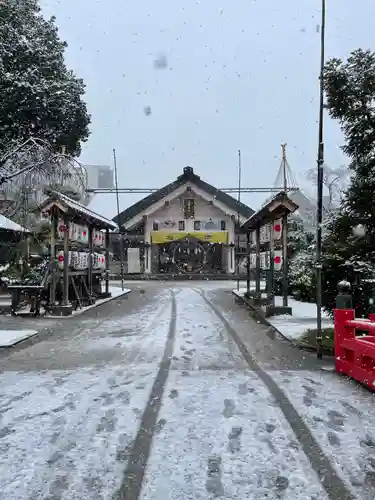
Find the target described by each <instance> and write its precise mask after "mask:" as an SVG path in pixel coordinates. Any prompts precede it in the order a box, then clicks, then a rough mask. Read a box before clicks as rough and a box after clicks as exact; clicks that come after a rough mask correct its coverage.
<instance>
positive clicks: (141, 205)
mask: <svg viewBox="0 0 375 500" xmlns="http://www.w3.org/2000/svg"><path fill="white" fill-rule="evenodd" d="M187 182H191V183H192V184H194V185H195V186H197V188H199V189H201V190H202V191H204V192H205V193H207V194H210V195H211V196H214V197H215V198H216V199H217V200H218V201H220V202H221V203H223V204H224V205H226V206H227V207H228V208H229V209H231V210H233V211H235V212H236V213H237V212H239V214H240V215H242V216H243V217H246V218H249V217H251V215H252V214H253V213H254V210H252V209H251V208H250V207H248V206H247V205H245V204H244V203H241V202H238V201H237V200H236V199H235V198H233V197H232V196H230V195H229V194H227V193H225V192H224V191H220V189H218V188H216V187H214V186H212V185H211V184H208V182H205V181H202V179H201V178H200V177H199V175H196V174H195V173H194V170H193V169H192V167H185V168H184V170H183V174H182V175H180V176H179V177H177V179H176V180H175V181H173V182H171V183H170V184H167V185H166V186H164V187H162V188H161V189H158V190H157V191H155V192H153V193H151V194H150V195H148V196H146V197H145V198H143V199H142V200H140V201H137V202H136V203H134V205H131V206H130V207H129V208H127V209H126V210H124V211H123V212H121V213H120V214H119V216H117V215H116V217H113V219H112V220H113V221H114V222H115V223H116V224H118V225H119V226H122V225H123V224H124V223H125V222H127V221H128V220H130V219H133V217H136V216H137V215H138V214H139V213H141V212H143V211H145V210H147V209H148V208H149V207H151V206H152V205H154V204H155V203H157V202H158V201H160V200H162V199H163V198H165V197H166V196H168V195H169V194H171V193H173V192H174V191H176V189H178V188H180V187H181V186H183V185H184V184H186V183H187Z"/></svg>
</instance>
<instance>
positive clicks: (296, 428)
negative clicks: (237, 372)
mask: <svg viewBox="0 0 375 500" xmlns="http://www.w3.org/2000/svg"><path fill="white" fill-rule="evenodd" d="M194 291H195V292H197V293H198V294H199V295H200V296H201V297H202V298H203V300H204V301H205V302H206V304H207V305H208V306H209V307H210V308H211V309H212V311H213V312H214V313H215V315H216V316H217V317H218V318H219V319H220V320H221V322H222V323H223V325H224V327H225V329H226V331H227V332H228V334H229V335H230V336H231V337H232V338H233V340H234V341H235V343H236V344H237V347H238V349H239V351H240V352H241V354H242V356H243V358H244V359H245V361H246V363H247V364H248V366H249V368H250V369H251V370H252V371H253V372H254V373H256V375H257V376H258V377H259V379H260V380H261V381H262V382H263V383H264V385H265V386H266V387H267V389H268V390H269V392H270V393H271V395H272V396H273V397H274V398H275V400H276V402H277V403H278V405H279V408H280V410H281V411H282V413H283V415H284V417H285V418H286V420H287V422H288V423H289V425H290V427H291V428H292V430H293V432H294V434H295V436H296V438H297V439H298V441H299V442H300V444H301V446H302V449H303V451H304V453H305V455H306V457H307V458H308V460H309V461H310V463H311V466H312V468H313V469H314V471H315V472H316V474H317V476H318V477H319V480H320V482H321V484H322V486H323V488H324V489H325V491H326V492H327V495H328V497H329V498H330V500H337V499H338V498H340V499H342V500H355V498H356V497H355V496H354V495H353V493H352V492H351V491H350V490H349V488H348V487H347V486H346V484H345V482H344V481H343V480H342V479H341V478H340V477H339V475H338V474H337V472H336V470H335V468H334V467H333V465H332V463H331V461H330V460H329V458H328V457H327V455H326V454H325V453H324V451H323V450H322V449H321V447H320V445H319V444H318V442H317V441H316V439H315V438H314V436H313V435H312V433H311V431H310V429H309V427H308V426H307V425H306V423H305V422H304V420H303V419H302V418H301V416H300V415H299V413H298V412H297V410H296V409H295V407H294V406H293V404H292V403H291V402H290V400H289V399H288V397H287V396H286V394H285V392H284V391H283V390H282V389H281V388H280V387H279V386H278V385H277V383H276V382H275V381H274V380H273V378H272V377H271V376H270V375H269V374H268V373H267V372H265V371H264V370H263V369H262V368H261V367H260V365H259V364H258V362H257V361H256V359H255V358H253V356H252V355H251V354H250V352H249V351H248V349H247V347H246V346H245V344H244V343H243V342H242V340H241V338H240V337H239V335H238V334H237V332H236V331H235V329H234V328H233V327H232V326H231V325H230V323H229V322H228V321H227V320H226V318H225V317H224V316H223V315H222V313H221V312H220V311H219V310H218V309H217V308H216V306H215V305H214V304H213V303H212V302H211V301H210V300H209V299H208V298H207V297H206V296H205V294H204V292H203V291H201V290H197V289H195V290H194ZM129 500H130V497H129Z"/></svg>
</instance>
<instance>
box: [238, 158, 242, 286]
mask: <svg viewBox="0 0 375 500" xmlns="http://www.w3.org/2000/svg"><path fill="white" fill-rule="evenodd" d="M241 170H242V165H241V150H240V149H239V150H238V206H237V209H238V210H237V225H238V229H237V231H238V232H237V274H238V275H239V273H240V226H241V218H240V203H241V175H242V171H241ZM239 289H240V278H239V276H238V278H237V291H238V290H239Z"/></svg>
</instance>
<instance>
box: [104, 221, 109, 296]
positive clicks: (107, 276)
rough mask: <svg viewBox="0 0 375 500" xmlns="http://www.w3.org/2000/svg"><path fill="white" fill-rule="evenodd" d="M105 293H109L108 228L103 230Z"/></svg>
mask: <svg viewBox="0 0 375 500" xmlns="http://www.w3.org/2000/svg"><path fill="white" fill-rule="evenodd" d="M105 293H106V295H108V294H109V229H108V228H107V229H106V230H105Z"/></svg>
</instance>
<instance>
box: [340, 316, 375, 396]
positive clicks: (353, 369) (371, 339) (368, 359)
mask: <svg viewBox="0 0 375 500" xmlns="http://www.w3.org/2000/svg"><path fill="white" fill-rule="evenodd" d="M334 320H335V335H334V342H335V366H336V371H337V372H339V373H344V374H345V375H348V376H349V377H351V378H353V379H354V380H357V381H358V382H360V383H361V384H364V385H367V386H368V387H369V388H371V389H372V390H374V391H375V314H370V316H369V319H355V311H354V309H335V310H334ZM357 330H361V331H362V332H368V335H364V336H359V335H357Z"/></svg>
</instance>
